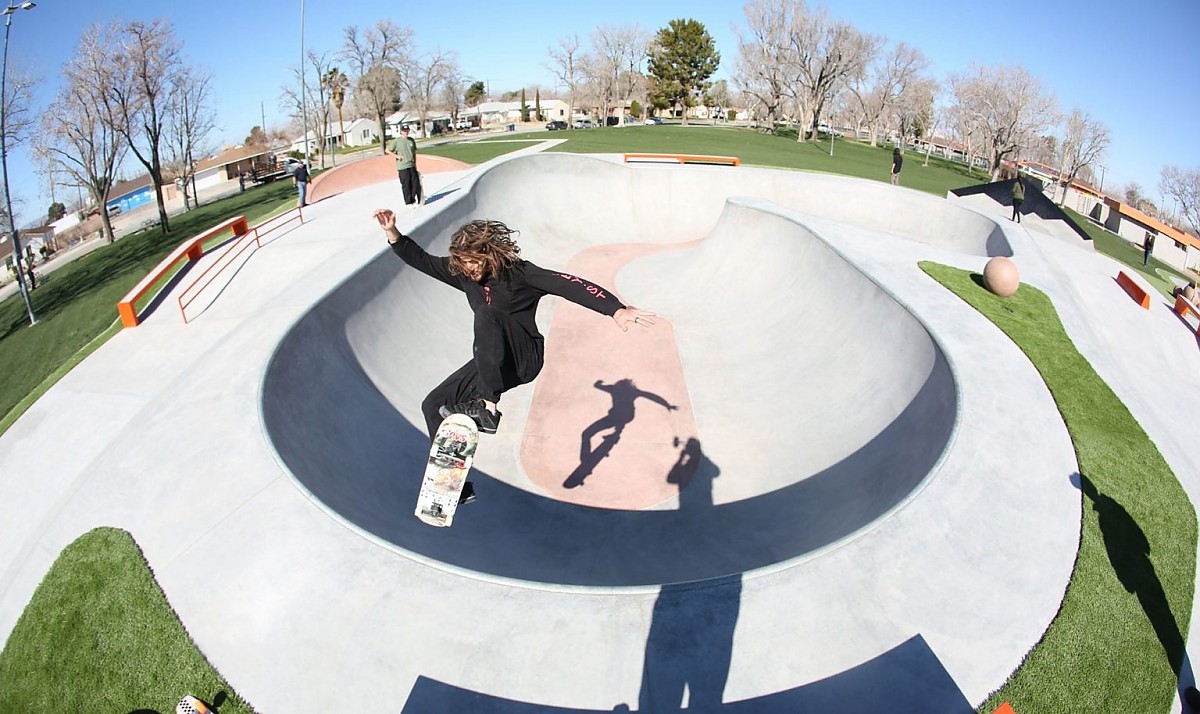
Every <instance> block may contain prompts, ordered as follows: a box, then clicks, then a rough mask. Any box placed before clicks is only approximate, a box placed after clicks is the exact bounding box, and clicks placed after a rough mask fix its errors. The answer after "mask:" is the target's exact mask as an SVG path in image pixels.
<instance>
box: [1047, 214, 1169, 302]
mask: <svg viewBox="0 0 1200 714" xmlns="http://www.w3.org/2000/svg"><path fill="white" fill-rule="evenodd" d="M1063 210H1064V211H1066V212H1067V215H1069V216H1070V217H1071V218H1072V219H1073V220H1074V221H1075V222H1076V223H1078V224H1079V225H1080V226H1082V227H1083V229H1084V230H1085V231H1087V234H1088V235H1089V236H1091V237H1092V245H1093V246H1094V247H1095V248H1096V251H1097V252H1100V253H1103V254H1105V255H1107V256H1108V257H1110V258H1112V259H1113V260H1115V261H1117V262H1119V263H1122V264H1123V265H1125V267H1127V268H1130V269H1131V270H1133V271H1134V272H1136V273H1138V274H1140V275H1141V276H1142V277H1143V278H1145V279H1146V282H1148V283H1150V284H1151V285H1152V286H1154V288H1155V289H1156V290H1158V291H1159V292H1160V293H1162V294H1163V295H1164V296H1165V297H1167V298H1168V299H1171V300H1174V299H1175V294H1174V292H1173V291H1174V289H1175V283H1174V282H1172V281H1171V279H1170V278H1169V277H1168V276H1174V277H1176V278H1178V279H1179V280H1190V279H1191V278H1190V277H1189V276H1188V275H1187V274H1186V273H1184V272H1182V271H1180V270H1179V269H1178V268H1176V267H1175V266H1173V265H1170V264H1168V263H1164V262H1163V261H1161V260H1159V259H1158V258H1155V257H1154V256H1153V255H1151V256H1150V265H1149V267H1143V266H1142V255H1143V254H1142V249H1141V248H1140V247H1139V246H1137V245H1134V244H1133V243H1131V242H1129V241H1127V240H1125V239H1124V238H1122V237H1120V236H1118V235H1113V234H1112V233H1109V232H1108V231H1106V230H1104V229H1103V228H1101V227H1100V226H1098V225H1096V224H1095V223H1092V222H1091V221H1089V220H1088V219H1087V217H1086V216H1084V215H1082V214H1080V213H1078V212H1076V211H1073V210H1071V209H1070V208H1067V207H1066V206H1063Z"/></svg>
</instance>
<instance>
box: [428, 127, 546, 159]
mask: <svg viewBox="0 0 1200 714" xmlns="http://www.w3.org/2000/svg"><path fill="white" fill-rule="evenodd" d="M547 133H549V132H547ZM556 133H559V134H561V133H562V132H556ZM511 136H512V137H513V138H510V139H508V140H507V141H503V140H496V141H460V142H456V143H453V144H438V145H436V146H430V147H428V148H426V147H420V149H419V151H420V152H421V153H422V154H429V155H430V156H445V157H446V158H448V159H457V160H459V161H461V162H463V163H465V164H471V165H479V164H482V163H484V162H486V161H491V160H492V159H494V158H496V157H497V156H504V155H505V154H508V153H511V152H513V151H517V150H519V149H524V148H526V147H529V146H532V145H534V144H537V143H539V142H540V141H542V139H528V138H526V137H528V136H529V135H528V134H513V135H511Z"/></svg>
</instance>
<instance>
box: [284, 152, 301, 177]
mask: <svg viewBox="0 0 1200 714" xmlns="http://www.w3.org/2000/svg"><path fill="white" fill-rule="evenodd" d="M279 163H280V165H281V166H283V172H284V174H286V175H288V176H291V175H292V174H294V173H296V169H298V168H299V167H301V166H303V165H304V162H303V161H301V160H300V159H297V158H295V157H292V156H285V157H283V158H282V159H281V160H280V162H279Z"/></svg>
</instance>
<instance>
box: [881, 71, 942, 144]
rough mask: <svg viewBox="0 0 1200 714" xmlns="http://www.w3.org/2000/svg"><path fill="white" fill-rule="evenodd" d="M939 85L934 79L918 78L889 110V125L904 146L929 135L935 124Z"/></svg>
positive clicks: (909, 84) (912, 81) (906, 88)
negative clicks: (934, 117) (934, 116)
mask: <svg viewBox="0 0 1200 714" xmlns="http://www.w3.org/2000/svg"><path fill="white" fill-rule="evenodd" d="M937 94H938V83H937V80H935V79H933V78H932V77H916V78H914V79H912V80H911V81H910V82H909V83H908V85H907V86H906V87H905V88H904V92H903V93H901V94H900V95H899V96H898V97H896V100H895V101H894V102H892V103H891V104H890V106H889V108H888V116H889V124H890V125H891V126H892V128H894V129H895V131H896V136H897V137H898V138H899V139H900V144H901V146H903V145H904V144H905V142H907V141H908V140H909V139H912V138H916V137H923V136H926V135H927V134H929V132H930V131H931V129H932V124H933V112H934V109H933V105H934V102H935V101H936V99H937Z"/></svg>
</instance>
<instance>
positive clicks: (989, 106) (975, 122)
mask: <svg viewBox="0 0 1200 714" xmlns="http://www.w3.org/2000/svg"><path fill="white" fill-rule="evenodd" d="M950 86H951V89H952V92H953V95H954V102H955V104H956V106H957V107H958V110H959V111H960V112H961V114H962V116H963V117H964V118H965V120H966V121H968V122H969V123H970V124H971V125H972V128H973V130H974V131H975V132H977V133H978V134H979V135H980V136H981V137H982V139H983V143H984V146H985V147H986V149H987V152H988V156H989V170H990V171H991V174H992V180H993V181H994V180H997V179H999V178H1000V166H1001V163H1002V162H1003V161H1004V159H1005V158H1006V157H1009V156H1014V157H1015V156H1017V155H1019V153H1020V150H1021V148H1022V147H1028V146H1030V145H1031V144H1032V142H1033V140H1034V139H1035V138H1036V137H1039V136H1042V135H1043V134H1045V133H1046V131H1047V129H1049V127H1051V126H1052V125H1054V124H1055V123H1056V122H1057V121H1058V103H1057V101H1056V100H1055V99H1054V95H1053V94H1051V93H1049V92H1047V91H1045V90H1043V89H1042V84H1041V82H1040V81H1039V80H1038V79H1037V78H1036V77H1034V76H1033V75H1031V74H1030V73H1029V72H1028V71H1026V70H1025V68H1024V67H1020V66H1015V67H1009V66H1005V65H1000V66H999V67H996V68H990V67H979V66H977V65H971V68H970V69H968V70H967V71H966V72H964V73H962V74H952V75H951V76H950Z"/></svg>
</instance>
